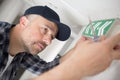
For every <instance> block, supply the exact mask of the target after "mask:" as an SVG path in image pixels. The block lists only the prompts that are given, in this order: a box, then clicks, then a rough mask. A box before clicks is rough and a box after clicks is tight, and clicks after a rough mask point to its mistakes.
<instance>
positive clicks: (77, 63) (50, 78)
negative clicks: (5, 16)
mask: <svg viewBox="0 0 120 80" xmlns="http://www.w3.org/2000/svg"><path fill="white" fill-rule="evenodd" d="M0 26H1V27H0V37H1V39H0V59H1V62H0V74H1V78H0V79H1V80H14V77H15V75H16V72H17V70H18V69H19V67H23V68H25V69H28V70H30V71H31V72H33V73H35V74H38V75H39V74H41V75H40V76H39V77H36V78H34V79H33V80H79V79H81V78H82V77H85V76H90V75H94V74H96V73H99V72H101V71H103V70H105V69H106V68H107V67H108V66H109V65H110V63H111V62H112V60H113V59H119V58H120V56H119V55H120V48H119V45H118V42H119V40H120V34H118V35H116V36H114V37H112V38H109V39H105V38H104V37H100V39H99V41H98V42H94V41H93V40H91V39H88V38H86V37H82V38H81V39H80V40H79V41H78V42H77V44H76V45H75V47H73V48H72V49H71V50H70V51H69V52H68V53H67V54H66V55H64V56H63V57H61V58H60V57H57V58H56V59H55V60H53V61H52V62H50V63H46V62H45V61H43V60H42V59H40V58H39V57H38V56H37V54H38V52H41V51H42V50H44V49H45V48H46V46H48V45H49V44H50V43H51V42H52V40H53V39H54V38H57V39H58V40H61V41H65V40H67V39H68V38H69V36H70V28H69V27H68V26H67V25H65V24H63V23H61V22H60V21H59V16H58V15H57V13H56V12H54V11H53V10H52V9H50V8H49V7H47V6H34V7H31V8H29V9H27V10H26V11H25V13H24V16H22V17H21V18H20V22H19V23H18V24H16V25H10V24H9V23H6V22H0ZM106 44H107V45H106ZM103 46H104V48H103ZM8 55H9V56H11V57H12V58H13V61H12V66H11V64H10V65H9V64H7V62H8V61H9V60H8V59H7V58H8ZM16 62H17V63H16ZM59 63H60V64H59ZM58 64H59V65H58ZM57 65H58V66H57ZM5 66H7V67H5ZM55 66H56V67H55ZM53 67H54V68H53ZM50 69H51V70H50ZM43 72H44V73H43ZM42 73H43V74H42Z"/></svg>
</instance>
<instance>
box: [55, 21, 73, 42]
mask: <svg viewBox="0 0 120 80" xmlns="http://www.w3.org/2000/svg"><path fill="white" fill-rule="evenodd" d="M56 24H57V26H58V33H57V35H56V38H57V39H58V40H61V41H65V40H67V39H68V38H69V37H70V34H71V30H70V28H69V27H68V26H67V25H65V24H63V23H57V22H56Z"/></svg>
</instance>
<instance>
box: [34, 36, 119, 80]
mask: <svg viewBox="0 0 120 80" xmlns="http://www.w3.org/2000/svg"><path fill="white" fill-rule="evenodd" d="M119 41H120V34H117V35H115V36H113V37H111V38H108V39H103V40H99V41H98V42H94V41H92V40H89V39H80V40H79V41H78V42H77V43H76V45H75V47H74V48H73V49H71V51H70V52H68V54H69V53H72V54H70V56H69V57H68V59H65V58H63V62H61V64H60V65H58V66H56V67H55V68H53V69H52V70H49V71H48V72H45V73H44V74H42V75H40V76H39V77H36V78H34V79H33V80H80V79H81V78H83V77H85V76H91V75H95V74H97V73H100V72H102V71H104V70H105V69H106V68H107V67H109V65H110V63H111V62H112V60H114V59H120V47H119V45H118V43H119Z"/></svg>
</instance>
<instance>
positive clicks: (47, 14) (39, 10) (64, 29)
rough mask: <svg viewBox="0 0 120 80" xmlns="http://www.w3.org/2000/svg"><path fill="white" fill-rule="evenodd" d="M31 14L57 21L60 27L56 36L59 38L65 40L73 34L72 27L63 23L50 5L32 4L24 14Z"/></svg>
mask: <svg viewBox="0 0 120 80" xmlns="http://www.w3.org/2000/svg"><path fill="white" fill-rule="evenodd" d="M30 14H37V15H40V16H42V17H44V18H46V19H48V20H50V21H52V22H54V23H56V24H57V27H58V33H57V35H56V38H57V39H58V40H60V41H65V40H67V39H68V38H69V37H70V34H71V30H70V27H69V26H67V25H66V24H64V23H61V22H60V18H59V16H58V14H57V13H56V12H55V11H54V10H52V9H51V8H49V7H48V6H32V7H30V8H28V9H27V10H26V11H25V13H24V16H26V15H30Z"/></svg>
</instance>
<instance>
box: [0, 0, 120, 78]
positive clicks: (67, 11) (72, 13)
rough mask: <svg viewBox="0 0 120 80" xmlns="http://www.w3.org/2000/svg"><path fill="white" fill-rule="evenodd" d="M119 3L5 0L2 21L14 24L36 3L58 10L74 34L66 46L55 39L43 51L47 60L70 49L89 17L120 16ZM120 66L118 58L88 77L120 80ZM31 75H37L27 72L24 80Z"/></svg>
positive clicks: (118, 0)
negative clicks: (107, 67) (105, 68)
mask: <svg viewBox="0 0 120 80" xmlns="http://www.w3.org/2000/svg"><path fill="white" fill-rule="evenodd" d="M119 4H120V0H23V1H22V0H4V2H3V4H2V5H0V20H5V21H8V22H10V23H12V22H13V21H14V19H15V18H16V16H17V15H19V14H22V13H23V12H24V10H25V9H26V8H28V7H30V6H33V5H48V6H49V7H51V8H53V9H54V10H55V11H57V12H58V14H59V15H60V17H61V20H62V22H64V23H66V24H68V25H69V26H70V27H71V29H72V35H71V38H70V40H69V41H68V44H71V46H70V47H69V46H66V43H67V42H58V41H56V40H55V42H53V44H52V45H50V47H48V48H47V49H46V50H45V51H44V52H43V53H44V54H43V55H40V56H42V57H43V58H44V59H45V60H47V61H51V60H53V59H54V57H55V56H56V55H57V54H58V53H59V52H61V50H63V49H62V48H65V49H67V48H66V47H69V48H71V47H72V46H73V45H74V44H75V43H76V41H77V39H78V38H79V36H81V32H80V30H81V29H82V27H84V26H86V25H87V24H88V23H89V21H88V16H90V18H91V19H92V20H97V19H107V18H116V17H118V16H119V17H120V5H119ZM119 29H120V28H119ZM119 29H118V30H119ZM78 34H79V35H78ZM68 44H67V45H68ZM69 48H68V49H69ZM47 52H49V53H47ZM63 52H64V51H63ZM41 54H42V53H41ZM62 54H63V53H62ZM48 55H49V56H48ZM119 67H120V63H119V62H118V61H115V62H114V63H113V64H112V65H111V66H110V67H109V69H107V70H106V71H105V72H103V73H101V74H99V75H96V76H94V77H90V78H88V79H87V80H119V79H120V77H119V74H120V73H119V72H120V69H119ZM29 76H31V77H32V76H34V75H33V74H31V73H30V72H27V71H26V73H25V74H24V75H23V77H22V78H21V80H25V78H26V79H27V78H28V77H29Z"/></svg>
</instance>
